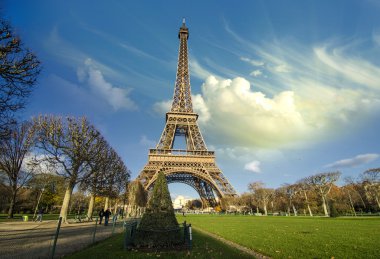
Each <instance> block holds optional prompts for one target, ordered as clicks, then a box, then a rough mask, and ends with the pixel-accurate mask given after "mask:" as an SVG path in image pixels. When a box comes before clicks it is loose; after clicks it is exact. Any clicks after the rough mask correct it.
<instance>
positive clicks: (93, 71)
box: [77, 58, 137, 110]
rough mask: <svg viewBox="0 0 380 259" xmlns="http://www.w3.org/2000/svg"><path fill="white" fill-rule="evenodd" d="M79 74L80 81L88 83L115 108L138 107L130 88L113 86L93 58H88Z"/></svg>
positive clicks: (133, 108)
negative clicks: (131, 95) (130, 95)
mask: <svg viewBox="0 0 380 259" xmlns="http://www.w3.org/2000/svg"><path fill="white" fill-rule="evenodd" d="M77 76H78V80H79V81H80V82H82V83H87V84H88V85H89V86H90V88H91V90H92V91H93V92H94V93H95V94H96V95H97V96H98V97H100V98H102V99H104V100H105V101H106V102H107V103H108V104H109V105H111V106H112V107H113V109H114V110H119V109H123V108H124V109H127V110H135V109H137V106H136V104H135V103H134V101H133V100H132V99H131V98H130V97H129V93H130V90H129V89H124V88H120V87H116V86H113V85H112V84H111V83H110V82H108V81H106V80H105V78H104V76H103V73H102V72H101V71H100V70H99V69H97V68H96V66H95V65H94V64H93V62H92V60H91V59H89V58H88V59H86V60H85V64H84V67H80V68H78V70H77Z"/></svg>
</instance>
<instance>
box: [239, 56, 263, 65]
mask: <svg viewBox="0 0 380 259" xmlns="http://www.w3.org/2000/svg"><path fill="white" fill-rule="evenodd" d="M240 60H242V61H245V62H247V63H250V64H251V65H253V66H255V67H261V66H264V62H263V61H260V60H254V59H250V58H247V57H240Z"/></svg>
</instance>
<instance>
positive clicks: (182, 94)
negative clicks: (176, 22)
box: [171, 19, 193, 113]
mask: <svg viewBox="0 0 380 259" xmlns="http://www.w3.org/2000/svg"><path fill="white" fill-rule="evenodd" d="M178 38H179V41H180V42H179V53H178V66H177V77H176V81H175V88H174V96H173V104H172V108H171V112H181V113H193V105H192V103H191V89H190V74H189V60H188V51H187V39H188V38H189V29H188V28H187V27H186V24H185V19H183V22H182V26H181V28H180V29H179V32H178Z"/></svg>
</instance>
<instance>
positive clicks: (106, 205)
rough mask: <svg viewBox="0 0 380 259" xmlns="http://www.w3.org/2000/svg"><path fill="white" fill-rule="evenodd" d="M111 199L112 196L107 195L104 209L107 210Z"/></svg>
mask: <svg viewBox="0 0 380 259" xmlns="http://www.w3.org/2000/svg"><path fill="white" fill-rule="evenodd" d="M109 200H110V198H109V197H108V196H107V197H106V201H105V202H104V211H106V210H107V209H108V206H109V205H108V203H109Z"/></svg>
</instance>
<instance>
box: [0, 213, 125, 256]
mask: <svg viewBox="0 0 380 259" xmlns="http://www.w3.org/2000/svg"><path fill="white" fill-rule="evenodd" d="M128 221H129V219H120V218H119V219H117V218H114V220H111V221H110V222H109V224H108V226H105V225H104V223H103V224H102V225H100V224H98V220H97V219H96V220H95V221H92V222H83V221H82V222H72V223H70V224H66V223H63V222H61V219H60V220H58V222H57V220H48V221H43V222H30V221H29V222H21V221H10V222H2V223H1V224H0V251H1V252H0V258H1V259H8V258H9V259H10V258H28V259H29V258H61V257H63V256H65V255H68V254H71V253H73V252H75V251H78V250H81V249H83V248H85V247H87V246H89V245H91V244H93V243H96V242H99V241H101V240H103V239H106V238H108V237H110V236H111V235H113V234H116V233H122V232H123V231H124V229H125V227H124V225H125V224H126V223H125V222H128Z"/></svg>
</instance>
